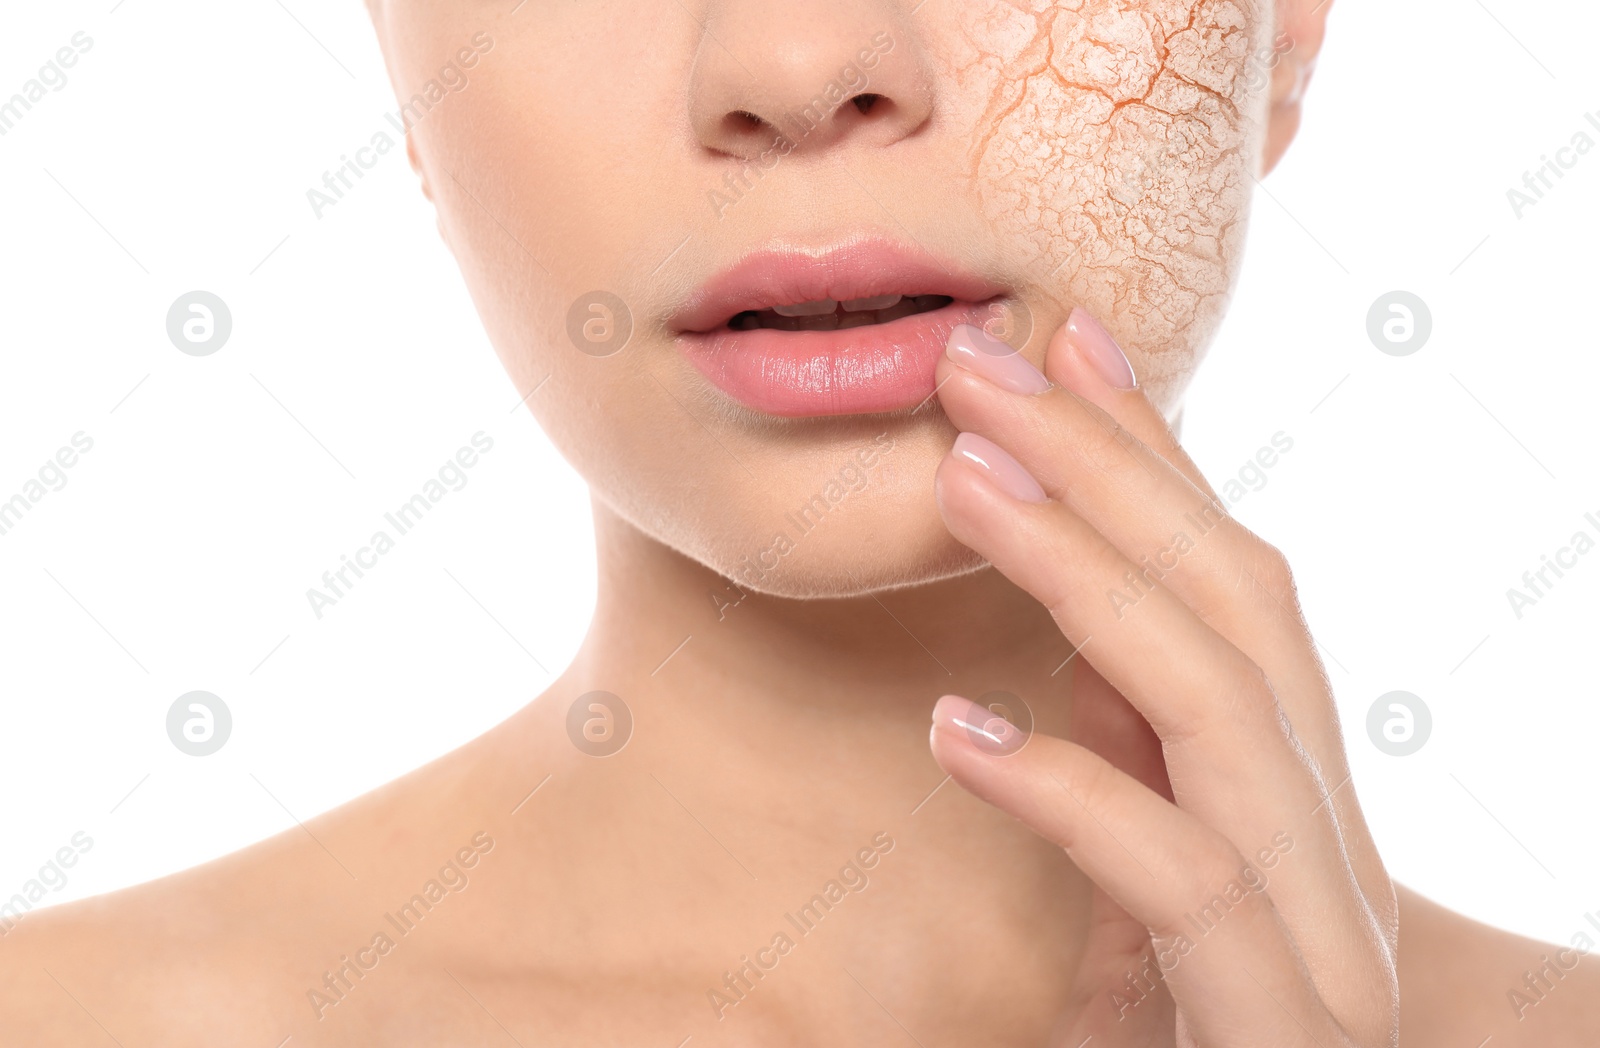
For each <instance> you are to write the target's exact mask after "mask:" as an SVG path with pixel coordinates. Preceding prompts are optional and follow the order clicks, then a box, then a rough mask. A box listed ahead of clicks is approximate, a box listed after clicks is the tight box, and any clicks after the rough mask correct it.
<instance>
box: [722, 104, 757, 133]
mask: <svg viewBox="0 0 1600 1048" xmlns="http://www.w3.org/2000/svg"><path fill="white" fill-rule="evenodd" d="M727 121H728V124H729V125H730V127H731V128H732V129H733V130H735V131H759V130H761V129H762V128H763V127H765V126H766V123H767V122H766V121H765V120H763V119H761V118H760V117H759V116H756V115H755V114H754V113H752V112H750V111H749V110H747V109H740V110H738V111H737V112H733V113H729V114H728V117H727Z"/></svg>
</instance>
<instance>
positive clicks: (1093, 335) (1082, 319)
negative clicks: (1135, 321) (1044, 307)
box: [1067, 307, 1139, 389]
mask: <svg viewBox="0 0 1600 1048" xmlns="http://www.w3.org/2000/svg"><path fill="white" fill-rule="evenodd" d="M1067 342H1068V344H1069V345H1071V346H1072V348H1073V349H1074V350H1075V351H1076V352H1077V354H1078V355H1079V356H1081V357H1083V359H1085V360H1087V361H1088V362H1089V364H1090V365H1091V366H1092V367H1093V368H1094V369H1095V371H1096V372H1097V373H1098V374H1099V375H1100V377H1101V378H1102V379H1103V380H1104V381H1105V384H1106V385H1108V386H1110V387H1111V388H1112V389H1133V388H1134V387H1135V386H1137V385H1138V384H1139V380H1138V379H1136V378H1134V375H1133V365H1132V364H1130V363H1128V355H1127V354H1126V353H1124V352H1122V347H1121V346H1118V345H1117V340H1116V339H1114V338H1112V337H1111V335H1110V333H1109V332H1107V331H1106V329H1105V328H1103V327H1101V326H1100V322H1099V321H1098V320H1096V319H1095V318H1094V317H1091V316H1090V315H1089V314H1088V313H1087V312H1086V311H1085V310H1084V309H1083V308H1082V307H1079V308H1075V309H1073V311H1072V313H1071V315H1070V316H1068V317H1067Z"/></svg>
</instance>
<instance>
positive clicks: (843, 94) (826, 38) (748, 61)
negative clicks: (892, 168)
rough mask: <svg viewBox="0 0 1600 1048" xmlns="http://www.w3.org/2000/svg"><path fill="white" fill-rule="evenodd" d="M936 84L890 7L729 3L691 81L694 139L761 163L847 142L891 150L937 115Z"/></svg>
mask: <svg viewBox="0 0 1600 1048" xmlns="http://www.w3.org/2000/svg"><path fill="white" fill-rule="evenodd" d="M933 101H934V92H933V79H932V77H931V76H930V75H929V74H928V73H927V71H926V69H925V68H924V64H923V62H922V59H921V55H920V53H919V51H918V49H917V48H916V45H915V42H914V41H913V39H912V38H911V37H910V35H909V33H907V32H906V31H905V29H904V27H902V26H901V25H899V23H898V20H897V19H896V18H895V17H893V11H892V9H883V8H880V7H879V5H877V4H873V3H861V2H860V0H856V2H854V3H831V2H828V0H820V2H817V3H810V4H804V5H801V4H785V5H781V6H777V5H772V6H769V5H765V4H756V3H744V2H738V0H729V2H727V3H724V4H722V5H720V6H718V7H717V8H716V9H715V10H713V11H712V12H710V14H709V15H708V18H707V20H706V22H705V38H704V39H703V40H702V41H701V47H700V56H699V60H698V62H697V63H696V65H695V72H694V76H693V80H692V82H691V84H690V120H691V123H692V124H693V127H694V131H695V135H696V137H697V138H698V139H699V141H700V143H701V144H702V145H704V146H705V147H706V148H708V149H711V150H714V151H716V152H719V153H724V154H728V155H731V156H735V157H739V158H741V159H754V158H755V157H757V156H759V155H761V154H763V153H765V152H767V151H770V150H771V149H772V148H773V146H774V144H775V143H778V144H780V145H782V146H785V148H783V150H782V151H783V152H784V153H790V152H818V151H823V150H827V149H830V148H836V147H838V146H839V145H840V144H841V143H844V142H856V143H859V144H861V145H876V146H884V145H890V144H892V143H894V142H896V141H899V140H900V139H902V138H905V137H906V136H908V135H910V134H911V133H912V132H914V131H915V130H916V129H917V128H918V127H920V126H921V125H922V124H923V123H925V122H926V121H927V119H928V118H929V116H930V115H931V113H932V110H933Z"/></svg>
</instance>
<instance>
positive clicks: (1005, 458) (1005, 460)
mask: <svg viewBox="0 0 1600 1048" xmlns="http://www.w3.org/2000/svg"><path fill="white" fill-rule="evenodd" d="M950 450H951V452H952V453H953V454H954V455H955V456H956V458H958V459H960V460H961V461H963V462H965V463H967V464H968V465H970V466H972V467H973V468H975V469H976V470H977V471H978V472H980V473H982V474H983V475H984V476H985V477H987V478H989V481H990V483H992V484H993V485H994V486H995V487H997V488H999V489H1000V490H1001V491H1003V492H1005V493H1006V494H1007V495H1010V496H1011V497H1012V498H1014V499H1020V500H1021V501H1023V502H1046V501H1048V500H1049V496H1048V495H1046V494H1045V493H1044V489H1043V488H1041V487H1040V486H1039V482H1038V481H1037V480H1034V479H1033V477H1032V476H1031V475H1029V473H1028V471H1027V470H1025V469H1023V468H1022V463H1020V462H1018V461H1017V460H1016V459H1014V458H1012V457H1011V456H1010V455H1008V454H1006V453H1005V452H1004V451H1001V450H1000V446H999V445H998V444H996V443H995V442H994V441H992V440H986V439H984V438H983V437H980V436H978V435H977V434H976V433H963V434H961V435H960V436H958V437H956V442H955V446H954V447H952V448H951V449H950Z"/></svg>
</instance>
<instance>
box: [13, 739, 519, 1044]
mask: <svg viewBox="0 0 1600 1048" xmlns="http://www.w3.org/2000/svg"><path fill="white" fill-rule="evenodd" d="M494 735H495V733H494V732H491V733H490V734H489V735H486V736H482V737H480V738H479V739H477V740H474V741H473V742H471V743H468V744H467V745H466V746H463V747H462V748H460V749H458V750H456V751H454V752H452V753H450V754H447V755H446V756H444V757H441V758H439V759H438V760H437V761H434V762H432V763H431V764H429V765H427V766H425V767H423V768H420V769H418V770H417V771H414V772H412V773H411V774H409V775H407V776H404V777H403V778H401V779H398V780H395V781H394V782H391V783H389V784H387V785H385V786H383V787H381V788H380V789H378V790H375V791H373V792H371V793H368V794H365V795H363V796H361V797H358V798H356V799H355V800H353V801H351V802H349V803H347V804H345V805H342V806H340V807H339V808H336V809H334V810H332V811H329V812H327V813H325V814H323V815H321V816H318V817H317V818H315V819H312V820H310V821H308V822H307V823H306V824H305V825H303V826H296V827H294V828H291V829H289V830H286V831H284V832H283V833H280V834H278V835H276V836H274V837H272V838H269V839H267V840H264V841H261V842H259V843H257V844H254V845H252V846H250V847H248V848H245V849H242V850H240V851H238V852H234V853H232V854H230V855H226V856H223V857H222V858H219V859H217V860H215V861H212V862H208V863H205V864H203V865H200V866H196V867H193V868H191V869H188V870H184V871H182V872H179V873H176V874H173V875H171V876H168V877H163V878H161V879H159V880H155V881H150V882H147V883H145V884H140V885H136V886H134V887H131V888H127V889H123V890H121V891H117V892H112V893H109V894H106V895H102V896H97V897H95V898H91V899H85V900H82V901H78V902H74V903H67V904H64V905H60V906H55V907H50V908H47V909H42V910H36V911H34V912H31V913H28V914H27V915H26V916H25V917H24V918H23V919H22V920H21V921H19V922H17V923H16V924H15V925H14V926H12V927H11V928H10V930H9V932H8V933H7V934H5V935H4V936H3V937H0V1016H3V1017H4V1019H3V1020H0V1026H3V1027H4V1036H3V1037H0V1041H3V1042H4V1043H6V1044H12V1043H16V1044H26V1045H29V1046H30V1048H66V1046H74V1048H75V1046H78V1045H85V1046H88V1045H94V1046H96V1048H99V1046H103V1045H106V1044H110V1043H117V1044H122V1045H127V1046H133V1045H141V1044H160V1045H163V1046H170V1048H186V1046H188V1045H196V1046H199V1045H202V1044H215V1043H218V1039H219V1038H221V1039H223V1040H225V1041H227V1043H238V1044H256V1045H261V1046H262V1048H274V1046H275V1045H278V1044H280V1043H282V1042H283V1041H284V1040H285V1038H287V1037H290V1036H291V1035H293V1037H294V1041H293V1043H295V1044H297V1045H302V1046H303V1045H306V1044H318V1043H353V1042H351V1041H350V1040H349V1038H350V1037H355V1039H356V1041H357V1042H364V1043H369V1044H379V1043H390V1042H392V1041H396V1040H398V1039H399V1038H396V1037H394V1036H392V1035H390V1034H386V1033H384V1031H383V1028H384V1027H389V1026H392V1025H393V1024H394V1023H397V1022H404V1023H408V1024H410V1025H409V1031H410V1032H411V1033H413V1034H414V1033H415V1031H416V1030H417V1029H418V1028H419V1026H422V1027H426V1026H429V1025H432V1024H434V1023H438V1024H439V1025H441V1026H447V1025H448V1024H449V1022H450V1021H451V1017H450V1016H441V1015H437V1014H432V1015H430V1014H428V1010H427V1007H426V1006H425V1005H422V1004H419V1003H418V1002H420V1001H425V1000H426V999H428V998H430V997H433V998H442V997H444V996H445V995H443V994H437V993H434V994H429V993H419V992H418V989H419V983H418V980H419V979H422V980H424V981H428V980H433V981H437V980H439V979H443V978H444V977H445V976H444V975H443V974H442V966H441V964H440V963H438V961H437V957H438V955H439V954H440V952H441V951H443V952H445V953H446V954H448V952H449V951H450V950H451V938H450V933H451V932H452V931H453V930H455V929H460V928H463V927H466V926H470V925H471V924H474V923H476V922H477V921H478V920H479V919H481V917H482V915H481V914H473V913H472V911H473V910H474V909H475V908H476V907H477V906H479V905H481V904H482V903H483V902H485V901H487V900H486V899H482V898H474V896H487V895H488V894H489V892H488V891H487V890H486V889H483V888H480V889H479V890H478V891H477V892H472V893H467V892H465V888H466V886H467V885H469V884H478V883H487V882H486V881H485V880H484V878H485V877H487V876H490V875H492V872H493V871H494V869H495V868H496V867H497V866H500V865H505V862H504V856H500V855H494V854H491V853H492V852H494V850H495V848H496V844H497V837H496V832H497V831H500V830H502V829H503V828H504V823H503V817H504V815H505V811H506V810H508V809H509V808H510V807H511V804H510V803H507V801H506V797H508V796H510V794H511V793H514V792H516V790H517V789H519V788H520V786H521V784H520V782H513V781H510V780H509V779H505V778H497V777H496V776H497V775H498V774H499V771H500V770H502V769H503V768H504V766H505V762H504V761H499V760H496V759H495V749H496V747H502V748H503V747H504V745H505V743H504V742H503V741H497V740H496V739H495V738H494V737H493V736H494ZM504 850H505V849H504V848H501V851H504ZM468 915H471V916H470V917H469V916H468ZM441 916H444V919H442V920H441V919H440V918H441ZM430 918H431V919H430ZM424 958H426V959H427V960H426V963H424ZM380 968H381V976H382V977H381V978H376V977H374V975H375V973H378V972H379V969H380ZM405 1039H406V1040H409V1037H407V1038H405Z"/></svg>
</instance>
